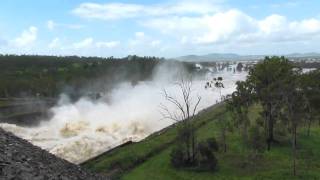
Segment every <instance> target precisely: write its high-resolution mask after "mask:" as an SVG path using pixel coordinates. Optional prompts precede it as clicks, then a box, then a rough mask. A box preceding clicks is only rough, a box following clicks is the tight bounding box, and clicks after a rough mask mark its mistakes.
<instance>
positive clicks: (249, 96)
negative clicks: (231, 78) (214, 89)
mask: <svg viewBox="0 0 320 180" xmlns="http://www.w3.org/2000/svg"><path fill="white" fill-rule="evenodd" d="M236 85H237V88H236V91H235V92H233V93H232V95H231V96H230V98H229V99H228V101H227V102H228V103H227V107H228V109H229V111H231V112H232V113H233V114H234V119H235V121H236V122H235V124H236V126H237V127H239V129H242V135H243V137H244V139H245V141H247V140H248V127H249V125H250V121H249V118H248V111H249V107H250V105H251V104H252V103H253V99H254V95H253V93H252V87H251V86H250V84H249V83H248V82H246V81H238V82H236Z"/></svg>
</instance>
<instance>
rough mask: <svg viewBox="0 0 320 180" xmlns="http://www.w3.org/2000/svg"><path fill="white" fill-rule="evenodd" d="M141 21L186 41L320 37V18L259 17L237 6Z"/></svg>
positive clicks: (268, 40) (261, 40)
mask: <svg viewBox="0 0 320 180" xmlns="http://www.w3.org/2000/svg"><path fill="white" fill-rule="evenodd" d="M141 24H142V25H144V26H146V27H149V28H152V29H154V30H157V31H160V32H162V33H163V34H166V35H170V36H175V37H177V39H180V42H181V43H182V44H187V43H193V44H226V43H230V42H238V43H241V42H242V43H250V42H251V43H259V42H266V41H267V42H287V41H301V40H310V38H312V37H317V36H320V20H319V19H314V18H311V19H304V20H301V21H288V20H287V18H286V17H284V16H281V15H277V14H273V15H270V16H267V17H265V18H264V19H256V18H254V17H251V16H249V15H247V14H246V13H244V12H242V11H239V10H236V9H232V10H227V11H224V12H218V13H214V14H212V15H203V16H196V17H185V16H181V17H179V16H175V17H161V18H151V19H149V20H147V21H144V22H141Z"/></svg>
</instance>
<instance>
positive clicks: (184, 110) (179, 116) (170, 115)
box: [160, 76, 201, 165]
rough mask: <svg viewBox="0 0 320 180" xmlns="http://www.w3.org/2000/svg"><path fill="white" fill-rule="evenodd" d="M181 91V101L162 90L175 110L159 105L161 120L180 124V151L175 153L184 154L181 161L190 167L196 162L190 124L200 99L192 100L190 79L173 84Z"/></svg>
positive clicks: (192, 129) (194, 134) (194, 141)
mask: <svg viewBox="0 0 320 180" xmlns="http://www.w3.org/2000/svg"><path fill="white" fill-rule="evenodd" d="M175 84H176V85H177V86H178V87H179V89H180V91H181V96H182V97H181V99H182V100H179V99H178V98H177V97H174V96H172V95H170V94H169V93H168V92H167V91H166V90H165V89H164V90H163V95H164V98H165V100H166V101H167V102H169V103H170V104H171V105H173V106H174V107H175V110H169V108H168V107H167V106H165V105H163V104H161V105H160V107H161V109H162V112H161V113H162V116H163V118H167V119H171V120H173V121H175V122H182V123H181V128H180V129H179V132H178V137H177V138H178V140H179V142H180V143H181V144H180V145H181V147H182V148H183V149H182V151H180V150H176V152H185V157H184V156H183V157H184V158H183V161H184V162H185V164H188V165H191V164H194V163H195V161H196V153H197V150H196V149H197V147H196V133H195V128H194V125H193V123H192V122H191V121H192V119H193V117H194V115H195V113H196V111H197V108H198V105H199V103H200V101H201V97H200V96H197V99H196V100H194V95H193V94H192V77H191V76H188V77H182V76H181V79H180V81H179V82H176V83H175Z"/></svg>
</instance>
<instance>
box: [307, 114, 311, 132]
mask: <svg viewBox="0 0 320 180" xmlns="http://www.w3.org/2000/svg"><path fill="white" fill-rule="evenodd" d="M310 128H311V118H309V121H308V132H307V135H308V136H310Z"/></svg>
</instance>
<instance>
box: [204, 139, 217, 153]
mask: <svg viewBox="0 0 320 180" xmlns="http://www.w3.org/2000/svg"><path fill="white" fill-rule="evenodd" d="M207 144H208V147H209V148H210V150H211V151H215V152H216V151H218V150H219V144H218V142H217V140H216V138H214V137H213V138H208V139H207Z"/></svg>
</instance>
